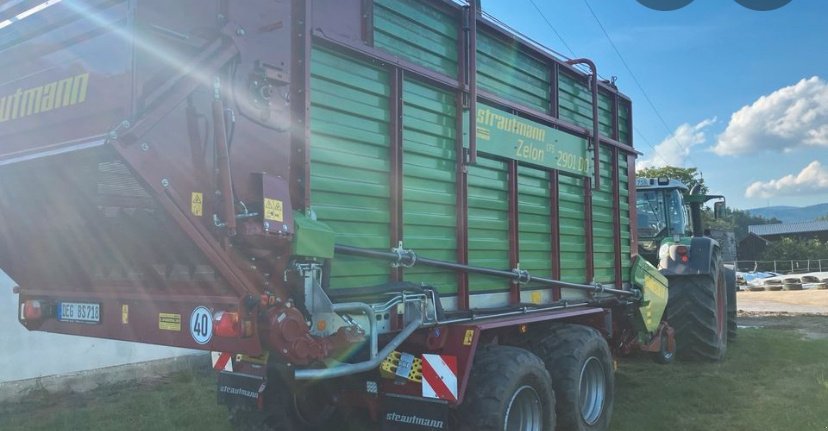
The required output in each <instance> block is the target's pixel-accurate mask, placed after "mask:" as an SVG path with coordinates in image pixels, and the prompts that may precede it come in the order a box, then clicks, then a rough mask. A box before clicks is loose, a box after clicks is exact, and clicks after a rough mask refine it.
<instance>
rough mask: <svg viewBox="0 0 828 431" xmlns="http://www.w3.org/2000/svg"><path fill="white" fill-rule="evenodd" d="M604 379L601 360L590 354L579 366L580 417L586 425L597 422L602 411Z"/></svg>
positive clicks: (604, 394) (604, 388)
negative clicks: (580, 366) (581, 365)
mask: <svg viewBox="0 0 828 431" xmlns="http://www.w3.org/2000/svg"><path fill="white" fill-rule="evenodd" d="M606 389H607V388H606V381H605V380H604V367H603V366H602V365H601V361H599V360H598V358H596V357H595V356H591V357H590V358H589V359H587V360H586V362H584V366H583V368H581V418H583V420H584V422H586V423H587V424H588V425H593V424H595V423H596V422H598V419H599V418H600V417H601V413H602V412H603V411H604V400H605V398H606Z"/></svg>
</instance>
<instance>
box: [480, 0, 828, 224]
mask: <svg viewBox="0 0 828 431" xmlns="http://www.w3.org/2000/svg"><path fill="white" fill-rule="evenodd" d="M534 2H535V4H536V5H537V6H538V7H539V8H540V10H541V12H543V15H544V16H545V17H546V18H547V19H548V20H549V22H550V23H551V24H552V26H553V27H554V29H555V30H556V31H557V33H558V34H560V36H561V38H562V39H563V42H562V41H561V38H559V37H558V36H557V35H556V34H555V32H554V31H553V30H552V29H550V27H549V25H548V24H547V23H546V21H545V20H544V18H543V17H542V16H541V15H540V14H539V13H538V11H537V10H536V9H535V6H533V4H532V2H531V1H530V0H483V9H484V10H485V11H487V12H488V13H490V14H491V15H493V16H495V17H496V18H498V19H500V20H501V21H503V22H505V23H506V24H508V25H510V26H512V27H514V28H516V29H518V30H519V31H521V32H522V33H524V34H526V35H527V36H529V37H530V38H532V39H535V40H537V41H538V42H541V43H543V44H544V45H546V46H548V47H550V48H552V49H554V50H555V51H557V52H561V53H563V54H565V55H566V56H568V57H572V56H573V55H575V56H578V57H589V58H591V59H593V60H595V61H596V63H597V64H598V73H599V74H600V75H602V76H603V77H610V76H617V77H618V82H617V84H618V86H619V88H620V89H621V90H622V91H623V92H624V93H625V94H627V95H628V96H629V97H630V98H632V100H633V110H634V127H635V129H636V130H637V133H636V134H635V146H636V148H637V149H638V150H639V151H641V152H643V153H644V154H643V156H641V158H639V161H640V162H641V163H640V164H642V165H650V166H652V165H654V166H659V165H664V164H665V163H669V164H671V165H674V166H683V167H698V168H699V169H700V170H701V171H702V173H703V175H704V179H705V182H706V183H707V184H708V185H709V186H710V188H711V190H712V191H713V192H718V193H722V194H725V195H726V196H727V198H728V205H729V206H731V207H734V208H741V209H749V208H757V207H764V206H768V205H793V206H806V205H812V204H817V203H824V202H828V1H825V0H793V1H792V2H791V3H789V4H788V5H787V6H784V7H782V8H780V9H777V10H774V11H767V12H757V11H753V10H749V9H746V8H744V7H742V6H740V5H739V4H738V3H736V1H735V0H695V1H693V2H692V3H691V4H690V5H688V6H686V7H685V8H682V9H679V10H676V11H672V12H659V11H654V10H651V9H647V8H645V7H644V6H642V5H640V4H639V3H638V2H637V1H636V0H534ZM586 2H588V3H589V5H590V6H591V7H592V10H593V11H594V12H595V14H596V15H597V17H598V20H600V22H601V23H602V24H603V26H604V28H605V29H606V31H607V33H609V36H610V38H611V39H612V41H613V42H614V43H615V45H616V46H617V48H618V50H619V51H620V53H621V55H622V56H623V58H624V60H625V61H626V63H627V65H628V66H629V68H630V70H631V71H632V73H633V74H634V76H635V77H636V78H637V79H638V82H639V83H640V84H641V87H642V88H643V92H642V90H641V89H640V88H639V87H638V86H637V85H636V83H635V80H634V78H633V76H632V75H631V74H630V72H628V71H627V69H626V68H625V67H624V64H623V63H622V61H621V59H620V58H619V56H618V54H616V52H615V51H614V50H613V48H612V45H611V44H610V42H609V41H608V39H607V37H606V36H605V35H604V33H603V32H602V31H601V28H600V27H599V25H598V23H597V22H596V20H595V18H593V16H592V14H591V13H590V10H589V8H587V6H586V4H585V3H586ZM567 45H568V47H569V48H571V51H570V50H569V49H568V48H567ZM572 51H574V53H573V52H572ZM644 93H646V95H647V96H649V99H650V100H651V101H652V104H653V105H654V106H655V108H656V109H655V110H654V109H653V107H651V106H650V104H649V103H648V102H647V100H646V97H645V95H644ZM659 116H660V118H659ZM662 119H663V121H662Z"/></svg>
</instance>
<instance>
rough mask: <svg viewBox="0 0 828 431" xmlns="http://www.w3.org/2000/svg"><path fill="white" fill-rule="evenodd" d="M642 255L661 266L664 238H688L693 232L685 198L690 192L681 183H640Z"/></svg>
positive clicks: (646, 180) (638, 204)
mask: <svg viewBox="0 0 828 431" xmlns="http://www.w3.org/2000/svg"><path fill="white" fill-rule="evenodd" d="M636 190H637V192H636V205H635V207H636V213H637V217H638V222H637V230H638V252H639V254H640V255H641V256H642V257H644V258H645V259H647V261H649V262H650V263H652V264H654V265H658V248H659V246H660V244H661V243H662V240H663V239H664V238H671V237H672V238H681V237H687V236H689V235H690V233H691V231H692V226H691V223H690V215H689V213H688V207H687V206H686V205H685V202H684V195H685V194H687V193H688V191H689V189H688V188H687V186H686V185H684V183H682V182H681V181H679V180H671V179H667V178H657V179H656V178H638V179H637V180H636Z"/></svg>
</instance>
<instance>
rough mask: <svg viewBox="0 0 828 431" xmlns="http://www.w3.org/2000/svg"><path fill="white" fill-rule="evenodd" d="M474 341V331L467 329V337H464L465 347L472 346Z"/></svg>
mask: <svg viewBox="0 0 828 431" xmlns="http://www.w3.org/2000/svg"><path fill="white" fill-rule="evenodd" d="M473 340H474V329H466V335H465V336H464V337H463V345H464V346H471V345H472V341H473Z"/></svg>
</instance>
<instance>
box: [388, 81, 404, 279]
mask: <svg viewBox="0 0 828 431" xmlns="http://www.w3.org/2000/svg"><path fill="white" fill-rule="evenodd" d="M390 75H391V76H390V86H391V94H390V95H389V97H388V104H389V116H390V119H389V124H388V129H389V132H390V133H391V136H390V141H391V142H390V143H389V145H390V149H389V159H390V161H389V164H390V172H389V174H390V178H389V184H390V185H391V187H390V189H391V195H390V196H389V199H388V201H389V206H390V208H389V209H388V211H389V213H390V214H389V215H390V223H389V229H390V232H389V238H390V239H391V244H389V247H391V248H393V247H396V246H397V244H398V243H399V242H400V240H401V239H402V211H403V208H402V194H403V192H402V182H403V179H402V175H403V172H402V171H403V168H402V164H403V150H402V145H403V124H402V121H403V120H402V108H403V107H402V104H403V100H402V94H403V81H404V79H403V71H402V69H400V68H396V67H395V68H393V70H392V71H391V73H390ZM402 276H403V273H402V270H401V269H400V268H392V269H391V280H392V281H400V280H402Z"/></svg>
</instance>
